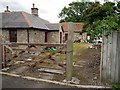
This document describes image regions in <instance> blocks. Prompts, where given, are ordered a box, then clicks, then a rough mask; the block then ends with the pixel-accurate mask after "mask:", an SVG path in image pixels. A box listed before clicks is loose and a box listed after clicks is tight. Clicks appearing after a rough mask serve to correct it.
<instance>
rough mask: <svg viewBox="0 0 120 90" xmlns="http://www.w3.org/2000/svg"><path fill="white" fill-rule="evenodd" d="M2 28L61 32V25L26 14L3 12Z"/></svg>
mask: <svg viewBox="0 0 120 90" xmlns="http://www.w3.org/2000/svg"><path fill="white" fill-rule="evenodd" d="M1 15H2V20H1V19H0V21H2V27H0V28H38V29H45V30H59V25H57V24H51V23H50V22H48V21H47V20H44V19H42V18H40V17H37V16H34V15H31V14H29V13H26V12H23V11H21V12H3V13H0V16H1Z"/></svg>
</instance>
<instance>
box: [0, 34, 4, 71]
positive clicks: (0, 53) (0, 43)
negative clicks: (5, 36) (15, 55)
mask: <svg viewBox="0 0 120 90" xmlns="http://www.w3.org/2000/svg"><path fill="white" fill-rule="evenodd" d="M2 51H3V49H2V35H1V34H0V64H1V65H3V64H2V61H3V58H2V57H3V54H2ZM1 68H2V66H1ZM1 68H0V69H1Z"/></svg>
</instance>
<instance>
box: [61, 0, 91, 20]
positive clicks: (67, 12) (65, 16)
mask: <svg viewBox="0 0 120 90" xmlns="http://www.w3.org/2000/svg"><path fill="white" fill-rule="evenodd" d="M90 5H91V2H72V3H70V4H69V7H64V8H63V9H62V11H61V13H59V18H62V20H65V21H66V22H70V21H71V22H81V21H83V19H82V17H83V12H84V11H85V10H86V8H87V7H89V6H90Z"/></svg>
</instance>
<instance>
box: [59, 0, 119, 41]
mask: <svg viewBox="0 0 120 90" xmlns="http://www.w3.org/2000/svg"><path fill="white" fill-rule="evenodd" d="M59 17H60V18H62V19H63V20H64V21H66V22H70V21H71V22H84V30H85V31H87V33H89V34H91V36H92V38H93V39H94V38H97V37H101V35H102V33H103V32H104V35H105V36H108V35H110V34H111V32H112V31H119V30H120V1H119V2H117V3H114V2H105V3H103V4H100V3H99V2H72V3H70V4H69V7H64V8H63V9H62V11H61V13H60V14H59Z"/></svg>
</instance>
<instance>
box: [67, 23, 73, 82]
mask: <svg viewBox="0 0 120 90" xmlns="http://www.w3.org/2000/svg"><path fill="white" fill-rule="evenodd" d="M72 72H73V23H72V22H69V23H68V40H67V61H66V80H67V81H71V80H72Z"/></svg>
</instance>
